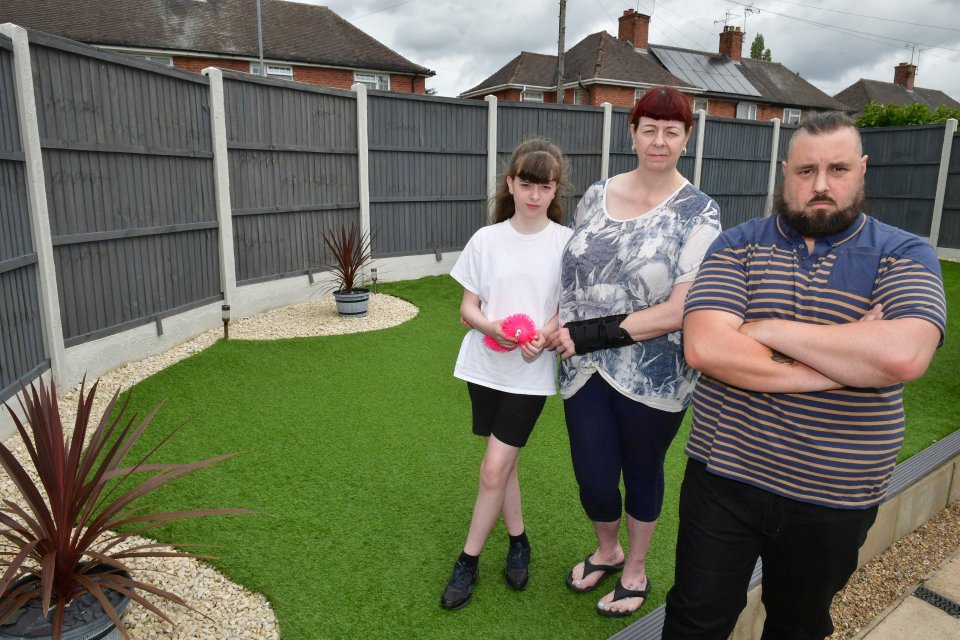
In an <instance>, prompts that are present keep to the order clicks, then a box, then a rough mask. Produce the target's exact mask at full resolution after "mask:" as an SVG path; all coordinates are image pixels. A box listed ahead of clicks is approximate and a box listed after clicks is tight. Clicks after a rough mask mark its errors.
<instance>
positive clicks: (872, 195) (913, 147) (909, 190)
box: [860, 125, 944, 236]
mask: <svg viewBox="0 0 960 640" xmlns="http://www.w3.org/2000/svg"><path fill="white" fill-rule="evenodd" d="M943 131H944V126H943V125H934V126H912V127H886V128H883V129H864V130H862V131H861V132H860V136H861V138H862V139H863V152H864V153H865V154H867V155H868V156H869V159H868V160H867V176H866V179H865V184H864V190H865V192H866V198H867V204H866V206H865V209H866V210H867V211H868V212H869V213H870V214H871V215H872V216H874V217H875V218H877V219H879V220H881V221H883V222H886V223H888V224H892V225H894V226H896V227H900V228H901V229H906V230H907V231H910V232H911V233H915V234H917V235H920V236H929V235H930V224H931V222H932V220H933V201H934V198H935V196H936V189H937V175H938V173H939V168H940V152H941V148H942V146H943Z"/></svg>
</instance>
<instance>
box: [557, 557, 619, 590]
mask: <svg viewBox="0 0 960 640" xmlns="http://www.w3.org/2000/svg"><path fill="white" fill-rule="evenodd" d="M592 555H593V554H592V553H588V554H587V557H586V558H584V559H583V577H581V578H580V579H581V580H583V578H586V577H587V576H588V575H590V574H591V573H596V572H597V571H602V572H603V575H602V576H600V578H599V579H598V580H597V581H596V582H594V583H593V586H590V587H586V588H585V589H581V588H580V587H577V586H575V585H574V584H573V569H570V573H568V574H567V587H569V588H570V590H571V591H575V592H577V593H586V592H587V591H593V590H594V589H595V588H596V587H597V585H598V584H600V581H601V580H603V579H604V578H606V577H607V576H609V575H610V574H612V573H616V572H617V571H622V570H623V565H624V563H625V562H626V561H625V560H621V561H620V562H618V563H617V564H593V563H592V562H590V556H592Z"/></svg>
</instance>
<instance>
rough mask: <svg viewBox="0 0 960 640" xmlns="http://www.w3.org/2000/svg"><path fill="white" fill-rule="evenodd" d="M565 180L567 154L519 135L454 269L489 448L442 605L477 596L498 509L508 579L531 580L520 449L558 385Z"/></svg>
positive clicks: (465, 376) (464, 352)
mask: <svg viewBox="0 0 960 640" xmlns="http://www.w3.org/2000/svg"><path fill="white" fill-rule="evenodd" d="M564 180H565V161H564V158H563V155H562V154H561V153H560V150H559V149H558V148H557V147H556V146H554V145H553V144H551V143H549V142H547V141H546V140H541V139H535V140H528V141H526V142H523V143H522V144H520V146H518V147H517V148H516V149H515V150H514V152H513V155H512V156H511V159H510V165H509V167H508V169H507V172H506V176H505V177H504V180H503V182H502V183H501V184H500V188H499V189H498V190H497V195H496V198H495V203H496V223H495V224H492V225H490V226H487V227H483V228H482V229H480V230H479V231H477V232H476V233H475V234H474V236H473V237H472V238H471V239H470V241H469V242H468V243H467V246H466V247H464V250H463V253H462V254H461V255H460V258H459V259H458V260H457V263H456V264H455V265H454V266H453V269H452V270H451V272H450V275H451V276H453V277H454V278H455V279H456V280H457V281H458V282H459V283H460V284H462V285H463V289H464V291H463V301H462V302H461V304H460V314H461V321H462V322H463V323H464V324H465V325H466V326H468V327H470V328H471V330H470V331H469V332H467V335H466V336H464V339H463V344H462V345H461V347H460V354H459V356H458V357H457V364H456V367H455V369H454V376H456V377H457V378H460V379H462V380H465V381H466V382H467V389H468V391H469V393H470V400H471V404H472V407H473V432H474V433H475V434H477V435H479V436H483V437H484V438H486V439H487V449H486V453H485V455H484V457H483V462H482V463H481V464H480V489H479V491H478V492H477V501H476V504H475V506H474V508H473V519H472V520H471V522H470V530H469V532H468V533H467V541H466V544H465V545H464V547H463V552H462V553H461V554H460V557H459V558H458V559H457V561H456V563H455V564H454V567H453V575H452V576H451V577H450V582H449V583H448V584H447V586H446V588H445V589H444V591H443V596H442V597H441V598H440V606H441V607H443V608H444V609H459V608H461V607H463V606H464V605H466V604H467V602H469V601H470V596H471V595H473V586H474V584H475V583H476V581H477V574H478V561H479V556H480V551H481V550H482V549H483V545H484V543H485V542H486V540H487V536H488V535H490V531H491V529H493V525H494V524H496V522H497V519H498V518H499V516H500V515H501V514H502V515H503V521H504V524H505V525H506V529H507V533H508V534H509V535H510V545H509V548H508V551H507V559H506V563H505V565H504V568H503V579H504V581H505V582H506V583H507V586H509V587H511V588H513V589H517V590H520V589H524V588H526V586H527V576H528V566H529V563H530V543H529V541H528V540H527V535H526V532H525V531H524V525H523V514H522V513H521V510H520V484H519V481H518V478H517V457H518V456H519V455H520V449H521V447H523V446H524V445H525V444H526V442H527V438H529V437H530V432H531V431H533V426H534V424H536V422H537V418H538V417H539V416H540V412H541V410H542V409H543V406H544V404H545V402H546V396H548V395H552V394H554V393H556V378H555V369H556V367H555V360H554V358H553V357H552V354H550V353H546V354H545V353H543V346H544V342H545V336H547V335H550V334H551V333H553V332H554V331H556V329H557V327H558V316H557V309H558V306H557V305H558V303H559V299H560V298H559V296H560V255H561V253H562V252H563V248H564V246H565V245H566V244H567V240H568V239H569V238H570V235H571V233H572V232H571V230H570V229H569V228H567V227H564V226H561V225H560V224H559V222H560V219H561V217H562V213H563V212H562V206H561V204H560V201H559V199H557V198H556V195H557V191H558V189H559V188H561V187H562V186H564ZM514 313H525V314H527V315H528V316H530V317H531V318H532V319H533V321H534V322H535V323H536V325H537V328H538V330H537V335H536V336H535V337H534V339H533V340H532V341H531V342H529V343H527V344H524V345H520V346H518V345H517V341H516V340H515V338H514V337H512V336H508V335H504V333H503V331H502V330H501V328H500V324H501V322H502V320H503V319H504V318H505V317H506V316H508V315H511V314H514ZM484 336H490V337H491V338H493V339H494V340H496V341H497V342H498V343H499V344H500V345H501V346H502V347H505V348H509V349H512V350H511V351H509V352H505V353H504V352H495V351H493V350H491V349H489V348H487V347H486V346H484V344H483V338H484Z"/></svg>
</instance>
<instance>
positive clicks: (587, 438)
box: [548, 87, 720, 617]
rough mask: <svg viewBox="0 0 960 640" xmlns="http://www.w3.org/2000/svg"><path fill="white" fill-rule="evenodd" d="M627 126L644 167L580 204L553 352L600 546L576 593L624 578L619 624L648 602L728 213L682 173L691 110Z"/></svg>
mask: <svg viewBox="0 0 960 640" xmlns="http://www.w3.org/2000/svg"><path fill="white" fill-rule="evenodd" d="M629 122H630V137H631V140H632V142H633V149H634V151H635V152H636V154H637V168H636V169H634V170H633V171H630V172H629V173H623V174H620V175H616V176H614V177H612V178H609V179H607V180H603V181H601V182H598V183H596V184H594V185H592V186H591V187H590V188H589V189H587V191H586V193H584V195H583V198H582V199H581V201H580V203H579V204H578V206H577V212H576V218H575V220H574V235H573V237H572V238H571V240H570V242H569V243H568V244H567V247H566V249H565V251H564V255H563V264H562V274H561V287H562V291H561V296H560V321H561V325H562V326H561V328H560V329H558V330H557V331H556V332H555V333H553V334H552V335H551V336H550V338H549V340H548V347H550V348H554V349H556V350H557V353H558V354H559V355H560V357H561V359H562V362H561V367H560V393H561V395H562V396H563V398H564V413H565V416H566V422H567V431H568V433H569V436H570V453H571V457H572V459H573V468H574V473H575V475H576V478H577V483H578V485H579V487H580V502H581V504H582V505H583V508H584V511H585V512H586V514H587V516H588V517H589V518H590V520H592V521H593V526H594V530H595V532H596V536H597V542H598V547H597V550H596V551H595V552H594V553H592V554H590V555H588V556H587V557H586V559H585V560H584V561H583V562H580V563H578V564H577V565H576V566H574V567H573V568H572V569H571V570H570V572H569V574H568V575H567V585H568V586H569V588H570V589H572V590H574V591H577V592H586V591H590V590H592V589H593V588H594V587H596V585H597V583H598V582H600V581H601V580H602V579H603V578H605V577H606V576H608V575H610V574H612V573H616V572H619V571H621V570H622V571H623V574H622V576H621V577H620V579H619V580H618V581H617V584H616V588H615V589H614V590H613V591H611V592H610V593H608V594H607V595H605V596H604V597H603V598H602V599H601V600H600V602H599V603H598V604H597V613H599V614H601V615H604V616H610V617H620V616H626V615H630V614H632V613H634V612H636V611H637V610H639V609H640V607H641V606H642V605H643V602H644V601H645V599H646V596H647V593H648V592H649V591H650V579H649V577H648V576H647V574H646V555H647V549H648V548H649V546H650V540H651V538H652V536H653V531H654V528H655V527H656V523H657V518H658V517H659V515H660V509H661V505H662V503H663V459H664V456H665V454H666V451H667V448H668V447H669V445H670V442H671V441H672V440H673V438H674V436H675V435H676V433H677V429H678V428H679V426H680V422H681V420H682V419H683V414H684V412H685V410H686V407H687V405H688V404H689V401H690V394H691V392H692V390H693V386H694V384H695V382H696V377H697V372H696V371H693V370H691V369H690V367H688V366H687V364H686V362H685V361H684V359H683V346H682V343H681V337H680V326H681V322H682V318H683V302H684V297H685V296H686V294H687V290H688V289H689V288H690V285H691V284H692V282H693V279H694V277H695V276H696V274H697V269H698V268H699V266H700V262H701V261H702V259H703V256H704V254H705V252H706V250H707V248H708V247H709V245H710V243H711V242H712V241H713V239H714V238H715V237H716V236H717V235H718V234H719V231H720V221H719V210H718V207H717V204H716V202H714V201H713V200H712V199H710V198H709V197H708V196H707V195H705V194H704V193H702V192H701V191H699V190H698V189H696V188H695V187H693V186H692V185H691V184H690V183H689V182H687V180H686V179H685V178H684V177H683V176H682V175H681V174H680V172H679V171H677V160H679V158H680V156H681V155H682V154H683V153H684V152H685V145H686V143H687V140H689V138H690V131H691V127H692V125H693V114H692V113H691V109H690V102H689V100H688V99H687V98H686V97H685V96H684V95H683V94H681V93H680V92H679V91H677V90H676V89H673V88H669V87H655V88H652V89H650V90H648V91H647V92H646V93H645V94H644V95H643V97H641V98H640V100H639V101H638V102H637V104H636V105H635V106H634V108H633V109H632V110H631V112H630V115H629ZM621 474H622V476H623V482H624V487H625V489H626V496H625V499H624V500H623V501H621V496H620V489H619V483H620V476H621ZM623 510H625V511H626V512H627V533H628V536H629V545H628V549H627V553H626V554H625V553H624V550H623V549H622V547H621V545H620V541H619V531H620V521H621V514H622V511H623Z"/></svg>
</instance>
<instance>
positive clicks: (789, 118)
mask: <svg viewBox="0 0 960 640" xmlns="http://www.w3.org/2000/svg"><path fill="white" fill-rule="evenodd" d="M783 124H800V109H784V110H783Z"/></svg>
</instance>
